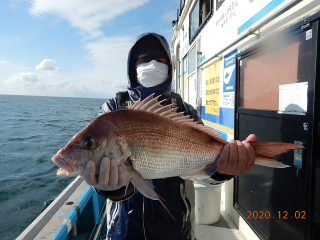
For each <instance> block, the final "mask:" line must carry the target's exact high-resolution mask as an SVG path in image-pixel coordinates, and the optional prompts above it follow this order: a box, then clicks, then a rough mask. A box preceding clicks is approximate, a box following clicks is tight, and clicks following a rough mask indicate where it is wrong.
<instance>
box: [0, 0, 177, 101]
mask: <svg viewBox="0 0 320 240" xmlns="http://www.w3.org/2000/svg"><path fill="white" fill-rule="evenodd" d="M179 2H180V1H179V0H130V1H128V0H117V1H112V0H7V1H0V16H1V17H0V46H1V47H0V94H9V95H35V96H60V97H87V98H111V97H114V96H115V93H116V92H119V91H124V90H126V85H127V72H126V64H127V57H128V51H129V49H130V48H131V46H132V45H133V43H134V41H135V39H136V37H137V36H139V35H140V34H142V33H144V32H156V33H159V34H161V35H163V36H164V37H165V38H166V39H167V41H168V43H169V45H171V42H172V41H171V39H172V36H173V28H172V24H171V23H172V20H174V19H176V15H177V9H178V8H179Z"/></svg>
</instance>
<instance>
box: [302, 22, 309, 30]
mask: <svg viewBox="0 0 320 240" xmlns="http://www.w3.org/2000/svg"><path fill="white" fill-rule="evenodd" d="M309 27H311V25H310V23H307V24H305V25H303V26H302V27H301V30H307V29H308V28H309Z"/></svg>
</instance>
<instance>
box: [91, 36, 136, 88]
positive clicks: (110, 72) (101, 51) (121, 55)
mask: <svg viewBox="0 0 320 240" xmlns="http://www.w3.org/2000/svg"><path fill="white" fill-rule="evenodd" d="M134 39H135V37H134V36H131V35H126V36H114V37H104V38H100V39H99V40H97V41H94V42H89V43H87V44H86V49H88V51H89V54H90V57H89V59H90V60H92V61H94V62H95V65H96V68H95V76H96V79H95V80H93V81H95V82H97V83H101V84H103V85H104V86H105V85H106V84H108V92H110V93H113V94H114V93H115V92H117V91H119V89H122V90H125V89H126V87H127V58H128V52H129V50H130V48H131V47H132V44H133V42H134Z"/></svg>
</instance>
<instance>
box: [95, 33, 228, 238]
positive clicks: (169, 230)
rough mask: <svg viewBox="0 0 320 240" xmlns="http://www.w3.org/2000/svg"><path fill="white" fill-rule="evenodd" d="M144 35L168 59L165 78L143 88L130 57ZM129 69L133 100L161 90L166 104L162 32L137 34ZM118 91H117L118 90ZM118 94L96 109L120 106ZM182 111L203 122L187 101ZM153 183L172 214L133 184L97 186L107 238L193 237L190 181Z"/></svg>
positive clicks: (220, 176)
mask: <svg viewBox="0 0 320 240" xmlns="http://www.w3.org/2000/svg"><path fill="white" fill-rule="evenodd" d="M147 35H152V36H154V37H155V38H157V39H158V40H159V41H160V42H161V44H162V46H163V48H164V49H165V51H166V52H167V55H168V59H169V72H168V78H167V79H166V80H165V81H164V82H163V83H162V84H160V85H158V86H155V87H151V88H145V87H143V86H141V85H137V84H136V80H135V79H132V78H133V77H132V76H134V74H132V71H133V70H134V68H133V67H132V65H133V64H134V61H133V60H132V58H131V52H132V50H133V49H134V47H135V45H136V43H137V42H138V41H139V40H140V39H142V38H143V37H145V36H147ZM127 70H128V86H127V89H128V90H127V93H126V92H125V93H122V94H125V95H128V96H129V97H130V100H131V101H132V102H135V101H137V100H138V99H141V100H143V99H144V98H146V97H147V96H149V95H150V94H152V93H155V95H156V96H157V95H160V94H162V96H161V97H162V99H164V98H165V99H166V101H164V104H168V102H169V101H170V96H171V83H172V62H171V56H170V49H169V46H168V43H167V41H166V40H165V38H164V37H163V36H161V35H158V34H156V33H144V34H142V35H140V36H139V37H138V38H137V40H136V42H135V43H134V45H133V47H132V48H131V50H130V51H129V54H128V62H127ZM117 95H118V94H117ZM118 100H119V99H117V97H115V98H112V99H109V100H107V101H106V102H105V103H104V104H103V105H102V106H101V107H100V110H99V115H101V114H104V113H107V112H111V111H115V110H119V106H118ZM183 106H184V111H185V115H190V118H193V119H194V120H195V121H198V123H202V121H201V119H200V117H199V116H198V114H197V111H196V110H195V109H194V108H193V107H192V106H191V105H189V104H187V103H185V102H184V103H183ZM214 176H215V177H214V178H213V179H215V180H213V179H209V180H208V181H209V182H210V181H211V182H212V183H213V184H219V183H222V182H224V181H225V180H229V179H231V178H232V176H228V175H223V174H218V173H217V174H215V175H214ZM150 181H152V183H151V184H152V185H153V186H154V187H155V189H156V192H157V193H158V194H159V195H160V196H161V197H162V198H163V199H165V205H166V207H167V208H168V209H169V211H170V213H171V214H172V215H173V217H174V218H175V220H174V219H172V217H171V216H170V215H169V214H168V212H167V211H166V210H165V209H164V207H163V206H162V205H161V204H160V202H159V201H154V200H151V199H148V198H145V197H143V195H142V194H140V193H139V192H138V191H137V190H135V189H134V187H133V185H132V184H130V185H129V187H128V190H127V194H126V195H124V193H125V187H123V188H120V189H118V190H116V191H112V192H107V191H101V190H98V189H96V190H97V192H98V193H99V194H100V195H103V196H105V197H106V198H108V200H107V201H108V202H107V212H108V214H107V215H108V216H107V239H150V240H155V239H159V240H160V239H166V240H170V239H172V240H173V239H174V240H179V239H181V240H189V239H190V240H191V239H194V226H195V221H194V210H193V207H194V188H193V183H192V182H191V181H188V180H183V179H181V178H180V177H171V178H166V179H155V180H150Z"/></svg>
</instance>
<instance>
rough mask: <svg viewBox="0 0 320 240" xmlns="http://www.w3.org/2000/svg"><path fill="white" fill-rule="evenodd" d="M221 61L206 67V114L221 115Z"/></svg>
mask: <svg viewBox="0 0 320 240" xmlns="http://www.w3.org/2000/svg"><path fill="white" fill-rule="evenodd" d="M219 100H220V60H218V61H215V62H214V63H212V64H210V65H209V66H207V67H206V113H210V114H214V115H218V116H219V115H220V104H219Z"/></svg>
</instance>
